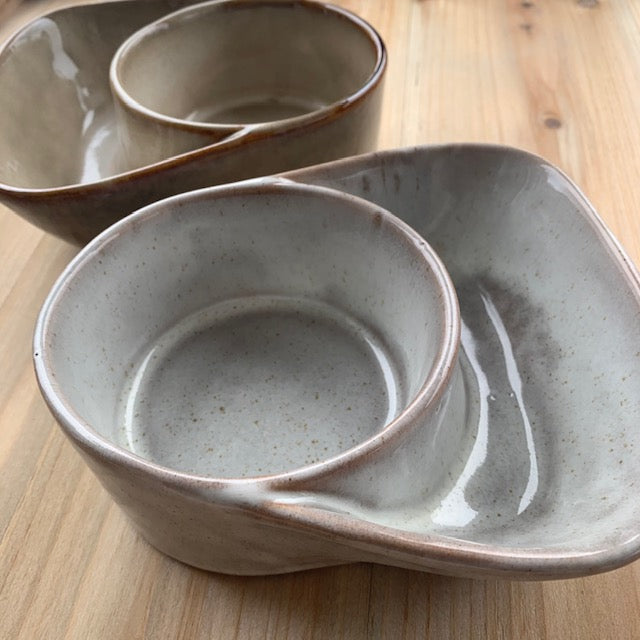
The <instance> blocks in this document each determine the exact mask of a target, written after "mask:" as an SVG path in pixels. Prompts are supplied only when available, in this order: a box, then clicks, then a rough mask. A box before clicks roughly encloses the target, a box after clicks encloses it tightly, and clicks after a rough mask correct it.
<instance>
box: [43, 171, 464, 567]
mask: <svg viewBox="0 0 640 640" xmlns="http://www.w3.org/2000/svg"><path fill="white" fill-rule="evenodd" d="M459 331H460V325H459V315H458V306H457V300H456V297H455V292H454V290H453V287H452V285H451V282H450V280H449V277H448V275H447V273H446V271H445V270H444V268H443V266H442V264H441V263H440V261H439V259H438V258H437V256H436V255H435V254H434V253H433V252H432V251H431V249H430V248H429V246H428V245H427V244H426V242H425V241H424V240H423V239H422V238H421V237H420V236H418V235H417V234H416V233H415V232H413V231H412V230H411V229H410V228H409V227H407V226H406V225H405V224H404V223H402V222H401V221H399V220H398V219H397V218H395V217H394V216H392V215H391V214H389V213H387V212H386V211H384V210H383V209H381V208H379V207H377V206H374V205H372V204H371V203H369V202H367V201H366V200H361V199H357V198H354V197H353V196H348V195H345V194H342V193H341V192H336V191H331V190H328V189H325V188H322V187H310V186H301V185H295V184H293V183H287V182H282V181H278V180H274V179H264V180H261V181H256V182H253V183H250V184H243V185H238V186H235V187H229V188H224V187H219V188H213V189H210V190H204V191H201V192H194V193H191V194H185V195H183V196H176V197H174V198H172V199H169V200H166V201H163V202H160V203H157V204H154V205H150V206H149V207H147V208H146V209H143V210H141V211H140V212H138V213H136V214H133V215H132V216H130V217H129V218H127V219H126V220H123V221H121V222H120V223H118V224H116V225H114V226H113V227H111V228H110V229H108V230H107V231H105V232H104V233H103V234H102V235H100V236H99V237H98V238H96V240H95V241H93V242H91V243H90V244H89V245H88V246H87V247H86V248H85V249H84V250H83V251H82V252H81V253H80V254H79V255H78V256H77V258H76V259H75V260H74V261H73V262H72V263H71V265H70V266H69V267H68V268H67V269H66V270H65V272H64V273H63V275H62V276H61V278H60V279H59V281H58V282H57V284H56V285H55V286H54V288H53V291H52V293H51V294H50V296H49V298H48V300H47V302H46V303H45V305H44V308H43V311H42V314H41V316H40V319H39V321H38V327H37V330H36V336H35V363H36V372H37V375H38V381H39V383H40V386H41V389H42V392H43V394H44V397H45V399H46V401H47V403H48V404H49V406H50V408H51V410H52V411H53V413H54V415H55V417H56V418H57V420H58V421H59V422H60V425H61V426H62V428H63V430H64V431H65V433H66V434H67V435H68V436H69V437H70V438H71V440H72V442H73V443H74V444H75V445H76V446H77V447H78V448H79V449H80V450H81V452H82V453H83V454H84V456H85V458H86V459H87V461H88V463H89V465H90V466H91V467H92V468H93V470H94V471H95V472H96V474H97V476H98V478H99V479H100V480H101V482H102V483H103V484H104V486H105V487H106V488H107V489H108V491H110V492H111V494H112V495H113V496H114V498H115V499H116V500H117V501H118V502H119V503H120V504H121V505H122V507H123V508H124V510H125V511H126V513H127V514H128V515H129V516H130V517H131V519H132V521H133V522H134V523H135V524H136V525H137V527H138V528H139V529H140V531H141V532H142V534H143V535H144V536H145V537H146V538H147V539H148V540H149V541H150V542H151V543H152V544H154V545H155V546H157V547H158V548H159V549H161V550H162V551H164V552H166V553H168V554H169V555H171V556H173V557H175V558H178V559H180V560H183V561H185V562H188V563H190V564H193V565H196V566H198V567H202V568H205V569H212V570H216V571H223V572H230V573H271V572H282V571H293V570H297V569H302V568H306V567H310V566H317V565H319V564H326V563H332V562H335V561H336V560H337V559H338V557H339V556H338V557H336V555H335V552H334V550H332V549H331V548H330V547H324V548H322V547H317V548H316V542H315V535H314V534H313V533H311V534H309V533H304V532H300V531H298V530H297V528H296V527H289V526H288V519H289V518H288V517H286V516H285V517H283V518H273V515H272V513H271V511H270V507H269V505H271V504H272V503H274V501H278V500H285V501H289V500H293V502H294V503H295V502H296V501H298V500H301V499H302V500H303V501H312V503H313V505H314V506H313V510H314V511H315V510H326V511H327V512H328V513H332V512H333V511H334V510H336V509H338V510H342V509H344V507H343V506H342V505H343V503H344V501H348V502H352V503H353V504H354V505H358V507H359V508H368V509H373V510H382V509H399V508H402V507H406V506H407V505H413V504H415V503H416V502H419V501H421V500H423V499H424V498H425V496H426V495H428V494H429V493H430V492H433V491H435V490H437V488H438V487H440V486H442V485H446V483H447V482H448V475H447V474H448V473H449V469H450V468H451V466H452V465H455V464H456V462H457V461H459V458H460V450H461V448H462V449H464V448H466V446H467V439H468V434H467V432H466V421H465V419H464V418H465V416H464V411H463V410H461V409H463V407H464V406H465V401H464V388H463V386H462V378H461V375H460V370H459V369H458V368H457V353H458V345H459V337H460V334H459ZM293 509H294V512H297V511H298V510H299V507H297V506H293Z"/></svg>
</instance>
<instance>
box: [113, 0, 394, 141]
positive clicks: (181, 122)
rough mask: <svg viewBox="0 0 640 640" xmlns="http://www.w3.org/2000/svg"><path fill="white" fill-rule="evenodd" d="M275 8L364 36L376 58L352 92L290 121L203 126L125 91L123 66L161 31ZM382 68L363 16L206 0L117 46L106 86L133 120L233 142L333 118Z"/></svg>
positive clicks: (305, 3)
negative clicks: (202, 18) (340, 24)
mask: <svg viewBox="0 0 640 640" xmlns="http://www.w3.org/2000/svg"><path fill="white" fill-rule="evenodd" d="M274 7H277V8H281V9H287V10H288V11H289V12H292V11H296V10H297V9H298V8H302V9H304V10H305V11H307V12H315V13H317V14H318V15H319V18H318V19H321V18H322V17H323V16H325V17H330V19H335V18H337V19H342V20H344V21H345V22H346V23H347V24H349V25H350V26H351V27H353V28H354V31H359V32H360V33H361V34H363V35H364V36H365V37H366V38H367V40H368V42H369V44H370V45H371V46H372V49H373V53H374V56H375V60H374V61H373V65H372V67H371V69H372V70H371V72H370V74H369V76H368V77H367V79H366V80H365V81H364V83H362V84H361V85H360V86H359V87H358V88H357V89H356V90H355V91H353V92H351V93H350V94H348V95H346V96H344V97H342V98H340V99H338V100H335V101H334V102H332V103H330V104H328V105H325V106H323V107H321V108H319V109H314V110H312V111H308V112H306V113H303V114H301V115H298V116H293V117H290V118H280V119H276V120H265V121H261V122H255V123H243V122H233V123H217V122H204V121H194V120H186V119H184V118H178V117H175V116H169V115H166V114H164V113H161V112H160V111H156V110H155V109H152V108H150V107H148V106H145V105H144V104H142V103H141V102H139V101H138V100H137V99H136V98H134V97H133V96H132V95H131V94H130V93H129V91H127V89H125V87H124V85H123V83H122V80H121V71H122V67H123V65H124V64H125V62H126V59H127V57H128V56H130V55H131V54H132V52H134V51H135V49H136V47H138V46H139V45H140V44H142V43H143V42H144V41H146V40H148V39H150V38H154V37H156V36H157V35H158V34H160V33H162V32H163V31H167V30H169V29H172V28H177V29H180V28H182V26H183V25H184V24H185V21H186V20H189V19H193V17H194V16H197V15H200V14H202V15H209V14H211V13H214V14H215V13H217V12H218V11H221V12H223V14H224V13H225V12H228V11H237V10H240V11H255V10H262V9H268V8H274ZM385 64H386V50H385V46H384V43H383V41H382V37H381V36H380V34H379V33H378V32H377V31H376V30H375V29H374V28H373V26H371V25H370V24H369V23H368V22H366V21H365V20H364V19H363V18H360V17H359V16H357V15H356V14H354V13H352V12H351V11H349V10H348V9H344V8H342V7H338V6H336V5H333V4H329V3H327V2H322V1H318V0H206V1H205V2H200V3H198V4H192V5H189V6H186V7H183V8H182V9H178V10H177V11H174V12H172V13H169V14H167V15H164V16H162V17H160V18H158V19H157V20H155V21H153V22H151V23H149V24H147V25H145V26H144V27H142V28H141V29H138V31H135V32H134V33H133V34H131V35H130V36H129V37H128V38H127V39H126V40H125V41H124V42H122V43H121V44H120V46H119V47H118V49H117V50H116V52H115V54H114V55H113V58H112V60H111V64H110V66H109V84H110V86H111V90H112V94H113V96H114V100H115V102H116V103H117V104H118V106H119V107H121V108H123V109H124V110H125V111H127V112H129V113H130V114H132V115H133V116H135V117H138V118H140V119H143V120H146V121H147V122H152V123H154V124H156V125H162V126H164V127H167V128H170V129H173V130H179V131H185V132H190V133H200V134H203V135H206V134H208V133H209V134H217V135H218V134H221V133H222V134H224V133H227V134H228V135H229V136H233V137H234V138H236V137H237V136H238V135H242V134H247V133H257V132H279V131H282V132H289V131H292V130H296V129H299V128H303V127H305V126H310V125H313V124H315V123H316V122H319V121H324V120H327V119H331V118H332V117H335V116H337V115H338V114H339V113H340V112H341V111H343V110H345V109H348V108H349V106H350V105H351V104H353V103H354V102H357V101H358V99H359V98H361V97H362V96H364V95H366V94H367V93H369V92H370V91H371V89H372V87H374V86H375V85H376V84H377V82H378V80H379V78H380V76H381V75H382V74H383V73H384V69H385ZM224 140H225V139H224V138H222V140H218V141H216V142H217V143H218V144H220V143H224ZM214 144H215V142H214Z"/></svg>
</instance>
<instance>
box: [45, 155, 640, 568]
mask: <svg viewBox="0 0 640 640" xmlns="http://www.w3.org/2000/svg"><path fill="white" fill-rule="evenodd" d="M283 178H284V179H285V180H288V181H293V182H298V183H304V184H314V185H320V186H323V187H328V188H330V189H335V190H339V191H341V192H346V193H350V194H354V195H356V196H357V197H359V198H364V199H367V200H370V201H372V202H374V203H376V204H378V205H379V206H382V207H385V208H386V209H388V210H390V211H393V212H394V213H396V214H397V215H398V216H400V217H401V218H402V219H403V220H404V221H405V222H407V223H409V224H410V225H411V226H412V227H413V228H415V229H416V230H417V231H418V232H419V233H420V234H421V235H422V236H424V237H425V238H426V239H428V241H429V243H430V244H431V245H432V246H433V247H434V249H435V250H436V251H437V252H438V254H439V255H440V256H441V257H442V259H443V262H444V264H445V266H446V267H447V269H448V271H449V273H450V274H451V277H452V280H453V283H454V285H455V288H456V291H457V296H458V299H459V304H460V312H461V348H460V354H459V365H458V367H456V368H454V369H453V370H452V377H451V379H450V381H449V383H448V388H449V390H450V395H449V398H448V404H447V405H446V410H445V411H444V413H443V414H442V420H441V421H440V423H439V425H440V426H439V427H438V429H437V432H438V433H439V434H441V437H444V435H443V434H447V433H454V434H455V433H457V434H459V437H458V438H457V439H456V440H455V441H456V442H457V445H455V446H453V449H455V454H454V455H453V456H451V457H450V458H449V459H448V460H447V461H446V464H445V467H446V468H445V469H444V473H443V474H442V475H437V481H436V482H430V481H426V482H424V484H423V485H422V486H421V488H419V489H418V490H417V491H414V492H410V493H409V494H404V495H403V494H402V493H401V492H399V491H398V487H403V486H408V485H411V486H413V487H415V486H416V484H418V485H420V482H416V478H420V477H423V478H424V477H425V476H422V474H424V473H426V474H427V476H426V477H427V478H428V479H429V474H430V473H431V471H430V470H428V469H427V471H425V469H426V468H428V466H429V464H430V463H429V460H430V458H429V456H433V454H434V452H433V449H432V448H430V447H432V446H433V445H434V444H436V443H435V442H434V441H423V442H419V443H417V442H416V441H412V440H410V442H411V445H410V446H405V444H404V442H405V441H403V440H399V439H392V438H389V439H387V438H383V439H381V440H380V442H379V444H380V449H379V450H376V451H375V452H374V451H373V450H372V451H370V452H369V453H368V454H367V456H365V458H364V459H363V464H362V466H361V467H360V469H361V470H362V474H361V475H358V474H355V476H354V475H353V469H351V470H350V471H349V472H348V473H347V472H346V471H344V470H339V471H336V470H335V469H334V470H332V471H331V472H329V473H327V474H326V475H320V476H317V477H314V478H313V481H308V480H309V478H308V477H305V476H304V475H302V476H298V477H297V478H296V479H295V482H293V481H292V482H289V481H287V482H285V483H282V484H279V483H277V482H275V483H269V484H268V485H267V486H266V487H265V486H261V487H258V486H256V484H255V482H254V481H253V480H242V481H238V482H237V483H235V482H234V483H220V482H209V481H208V480H206V479H204V478H202V477H197V478H195V477H191V478H190V479H189V480H188V481H187V480H185V479H184V477H183V476H182V475H181V474H180V473H178V472H168V471H167V472H163V473H162V474H160V477H161V478H162V487H161V488H160V489H158V484H157V480H158V478H157V477H156V476H155V475H154V473H156V472H157V470H156V472H154V473H148V469H147V468H146V467H145V466H144V465H141V464H138V463H131V464H129V463H127V465H126V472H123V464H122V459H121V458H120V457H119V455H120V454H117V455H116V454H115V453H114V451H113V450H112V449H110V448H107V449H105V448H104V446H103V444H102V442H101V441H99V440H98V441H97V440H96V438H95V437H93V436H90V437H89V436H86V434H85V436H83V439H80V440H78V439H76V444H77V445H78V446H79V447H80V448H81V449H83V451H84V453H85V457H87V460H88V462H89V464H90V465H91V466H92V468H93V469H94V470H95V471H96V473H97V474H98V476H99V477H100V478H101V481H102V482H103V484H105V486H106V487H107V488H108V489H109V490H110V491H111V493H112V494H113V495H114V497H115V498H116V500H118V502H119V503H120V504H121V505H122V506H123V507H124V509H125V510H126V511H127V513H129V515H130V516H131V518H132V520H133V521H134V522H135V523H136V525H137V526H138V527H139V528H140V530H142V531H144V532H145V533H144V534H145V536H146V537H147V539H148V540H149V541H150V542H151V543H152V544H154V545H155V546H156V547H158V548H159V549H161V550H163V551H164V552H166V553H168V554H170V555H172V556H174V557H176V558H179V559H181V560H183V561H185V562H188V563H191V564H194V565H196V566H200V567H204V568H208V569H214V570H217V571H224V572H229V573H276V572H283V571H292V570H296V569H302V568H308V567H314V566H322V565H328V564H337V563H345V562H354V561H369V562H379V563H385V564H392V565H397V566H402V567H409V568H413V569H421V570H427V571H433V572H438V573H445V574H451V575H459V576H477V577H481V576H490V575H493V576H502V577H510V578H519V579H555V578H566V577H572V576H578V575H585V574H590V573H596V572H601V571H606V570H609V569H613V568H615V567H617V566H620V565H622V564H625V563H627V562H630V561H631V560H633V559H635V558H637V557H638V555H640V526H639V524H638V523H639V522H640V503H638V500H637V499H636V496H637V486H638V483H639V482H640V465H638V462H637V455H636V452H637V450H638V447H640V433H639V432H638V427H637V425H638V417H639V416H638V414H639V412H640V404H639V401H638V398H639V397H640V393H639V392H640V376H639V374H640V363H639V358H640V355H639V353H640V352H639V350H638V348H637V347H636V346H634V345H638V344H639V343H640V324H639V323H638V317H639V315H640V287H639V285H638V276H637V273H636V271H635V269H634V267H633V266H632V265H631V264H630V262H629V260H628V259H627V258H626V256H625V255H624V253H623V252H622V251H621V249H620V247H619V246H618V245H617V243H616V242H615V240H614V239H613V238H612V236H611V235H610V233H609V232H608V231H607V229H606V228H605V227H604V225H603V224H602V222H601V221H600V219H599V218H598V216H597V214H596V213H595V212H594V210H593V208H592V207H591V206H590V204H589V203H588V202H587V200H586V199H585V197H584V196H583V195H582V194H581V193H580V191H579V190H578V189H577V188H576V187H575V186H574V185H573V184H572V183H571V182H570V181H569V180H568V179H567V177H566V176H564V175H563V174H562V173H561V172H560V171H558V170H557V169H555V168H554V167H552V166H551V165H549V164H548V163H546V162H544V161H543V160H541V159H540V158H537V157H535V156H532V155H530V154H527V153H524V152H521V151H517V150H514V149H508V148H503V147H491V146H476V145H452V146H445V147H422V148H416V149H406V150H401V151H390V152H383V153H378V154H370V155H368V156H362V157H360V158H351V159H346V160H342V161H337V162H333V163H329V164H327V165H323V166H319V167H313V168H309V169H304V170H300V171H296V172H293V173H290V174H286V175H285V176H283ZM232 188H233V187H232ZM54 295H55V293H54ZM39 327H40V328H39V332H40V333H39V335H42V332H41V329H42V321H41V324H40V325H39ZM36 345H38V338H36ZM36 348H37V347H36ZM36 366H37V367H40V368H42V363H41V362H40V363H39V362H38V359H37V358H36ZM53 391H55V387H51V388H49V389H46V388H45V395H46V394H47V393H48V394H49V401H50V402H51V398H52V397H53V396H52V392H53ZM52 408H53V410H54V413H57V417H58V419H59V420H60V421H61V423H62V424H63V425H64V424H65V420H68V418H67V417H66V416H65V415H64V413H63V412H62V413H61V411H60V407H59V406H57V407H56V404H55V403H52ZM218 410H219V408H218ZM452 427H453V428H452ZM65 428H68V427H65ZM72 437H73V436H72ZM443 450H444V451H450V449H447V448H446V447H445V448H444V449H443ZM431 459H432V458H431ZM383 460H384V463H382V462H381V461H383ZM391 471H392V472H393V474H397V475H395V479H394V481H393V482H386V481H385V482H380V483H378V480H379V479H382V478H385V477H386V474H387V473H390V472H391ZM157 473H159V472H157ZM123 477H124V479H123ZM373 480H375V482H373V484H371V482H372V481H373ZM367 486H369V487H371V488H372V490H371V492H370V493H369V494H366V493H362V487H367ZM353 487H360V489H358V491H355V492H354V491H350V488H351V489H353ZM265 488H267V489H268V490H267V491H266V493H265V491H264V489H265ZM398 496H400V497H401V499H400V500H398V499H397V498H398ZM160 513H162V514H163V515H162V519H161V520H160V524H159V525H158V526H156V527H154V528H151V529H150V527H149V525H148V522H149V521H150V520H151V521H156V522H158V520H159V517H160V516H159V514H160ZM239 521H241V522H242V523H243V524H242V526H240V527H239V526H238V522H239ZM212 523H215V526H212ZM177 530H179V531H180V535H179V536H176V531H177ZM274 539H277V540H278V541H279V543H278V544H275V543H274ZM229 545H231V546H232V547H233V548H232V549H231V550H230V548H229ZM219 549H224V550H225V552H226V553H225V554H224V555H223V556H220V555H218V550H219ZM229 551H231V553H229ZM214 558H215V560H214Z"/></svg>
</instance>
